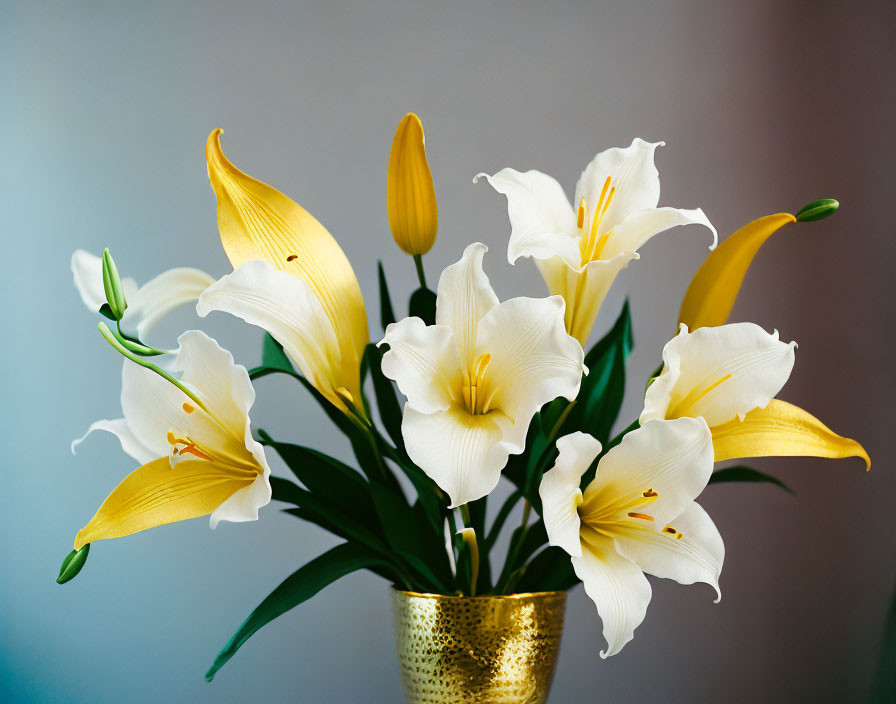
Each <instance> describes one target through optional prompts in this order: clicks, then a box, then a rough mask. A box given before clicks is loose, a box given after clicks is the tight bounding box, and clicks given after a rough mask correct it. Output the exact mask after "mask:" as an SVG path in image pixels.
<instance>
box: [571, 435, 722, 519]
mask: <svg viewBox="0 0 896 704" xmlns="http://www.w3.org/2000/svg"><path fill="white" fill-rule="evenodd" d="M712 466H713V450H712V435H711V434H710V432H709V428H707V427H706V423H705V422H704V421H703V419H701V418H679V419H678V420H671V421H664V420H651V421H648V422H647V423H645V424H644V425H643V426H642V427H641V428H639V429H638V430H634V431H632V432H630V433H628V434H627V435H626V436H625V437H624V438H623V439H622V442H621V443H620V444H619V445H617V446H616V447H614V448H613V449H612V450H610V451H609V452H607V454H606V455H604V456H603V457H602V458H601V460H600V463H599V464H598V465H597V474H596V476H595V478H594V481H593V482H591V484H589V485H588V487H587V488H586V489H585V500H584V502H583V504H582V508H581V510H580V515H581V516H582V520H583V521H584V522H585V523H588V522H589V515H598V514H599V515H603V516H605V515H606V512H607V507H613V506H625V504H626V503H630V502H631V501H632V500H633V499H637V498H639V497H642V496H643V495H644V492H647V491H650V490H652V491H653V492H655V493H656V494H657V496H656V498H655V499H654V500H653V501H652V502H651V503H649V504H646V505H645V506H644V508H638V509H637V510H638V511H639V512H643V513H646V514H649V515H650V516H652V517H654V519H655V525H659V526H660V527H663V526H665V525H666V524H668V523H669V522H671V521H672V519H674V518H675V517H676V516H679V515H681V513H682V512H683V511H684V510H685V509H686V508H687V507H688V506H689V505H690V503H691V502H692V501H693V500H694V499H695V498H696V497H697V496H698V495H699V494H700V492H701V491H703V489H704V488H705V487H706V484H707V482H708V481H709V477H710V475H711V474H712ZM610 518H613V517H612V516H610Z"/></svg>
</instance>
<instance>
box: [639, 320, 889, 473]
mask: <svg viewBox="0 0 896 704" xmlns="http://www.w3.org/2000/svg"><path fill="white" fill-rule="evenodd" d="M795 347H796V343H795V342H791V343H790V344H786V343H784V342H781V341H780V340H779V339H778V334H777V332H776V333H775V334H774V335H770V334H768V333H767V332H765V331H764V330H763V329H762V328H760V327H759V326H758V325H754V324H753V323H733V324H728V325H721V326H718V327H702V328H700V329H699V330H696V331H694V332H689V331H688V327H687V325H685V324H682V325H681V331H680V332H679V333H678V335H676V336H675V337H674V338H672V340H670V341H669V342H668V343H667V344H666V346H665V348H664V349H663V372H662V374H660V376H659V377H657V378H656V380H655V381H654V382H653V383H652V384H651V385H650V387H649V388H648V389H647V393H646V395H645V397H644V411H643V412H642V413H641V423H642V424H644V423H646V422H647V421H649V420H653V419H665V420H671V419H674V418H683V417H694V418H703V419H704V420H706V423H707V424H708V425H709V428H710V431H711V432H712V437H713V447H714V450H715V457H716V461H717V462H721V461H722V460H729V459H736V458H743V457H767V456H798V455H800V456H810V457H830V458H844V457H861V458H862V459H863V460H864V461H865V465H866V469H867V468H870V467H871V460H870V459H869V457H868V453H867V452H865V449H864V448H863V447H862V446H861V445H860V444H859V443H858V442H856V441H855V440H850V439H849V438H844V437H841V436H839V435H837V434H836V433H834V432H833V431H831V430H830V429H829V428H827V427H826V426H825V425H824V424H823V423H822V422H821V421H819V420H818V419H817V418H815V417H813V416H812V415H811V414H809V413H807V412H806V411H804V410H802V409H800V408H797V407H796V406H793V405H791V404H789V403H785V402H783V401H778V400H776V399H775V396H776V395H777V394H778V392H779V391H780V390H781V388H782V387H783V386H784V384H785V383H786V382H787V379H788V378H789V377H790V372H791V370H792V369H793V363H794V349H795Z"/></svg>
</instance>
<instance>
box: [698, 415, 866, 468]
mask: <svg viewBox="0 0 896 704" xmlns="http://www.w3.org/2000/svg"><path fill="white" fill-rule="evenodd" d="M712 442H713V447H714V448H715V458H716V462H722V461H724V460H733V459H738V458H742V457H797V456H802V457H828V458H831V459H842V458H844V457H861V458H862V459H863V460H864V461H865V469H866V470H868V469H871V459H870V458H869V457H868V453H867V452H866V451H865V448H864V447H862V446H861V445H860V444H859V443H858V442H856V441H855V440H850V439H849V438H844V437H841V436H840V435H837V433H835V432H834V431H833V430H831V429H830V428H828V427H827V426H826V425H825V424H824V423H822V422H821V421H820V420H818V418H816V417H815V416H813V415H812V414H810V413H807V412H806V411H804V410H803V409H802V408H798V407H797V406H794V405H792V404H790V403H786V402H784V401H779V400H778V399H772V400H771V401H770V402H769V404H768V405H767V406H766V407H765V408H757V409H755V410H753V411H750V412H749V413H747V415H746V416H745V417H744V419H743V420H742V421H741V420H740V419H738V418H735V419H734V420H732V421H730V422H728V423H725V424H723V425H719V426H716V427H714V428H713V429H712Z"/></svg>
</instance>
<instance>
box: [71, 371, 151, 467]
mask: <svg viewBox="0 0 896 704" xmlns="http://www.w3.org/2000/svg"><path fill="white" fill-rule="evenodd" d="M125 364H127V362H125ZM94 430H105V431H106V432H107V433H112V434H113V435H114V436H115V437H117V438H118V441H119V442H120V443H121V449H122V450H124V451H125V452H126V453H127V454H129V455H130V456H131V457H133V458H134V459H135V460H137V461H138V462H139V463H140V464H146V463H147V462H150V461H152V460H154V459H155V458H157V457H158V456H159V455H165V454H167V453H168V447H167V446H166V445H165V444H164V443H163V442H161V440H162V439H161V438H160V442H159V443H156V445H155V449H153V448H150V447H147V446H146V445H144V444H143V443H142V442H140V439H139V438H138V437H137V436H136V435H134V432H133V431H132V430H131V427H130V426H129V425H128V422H127V420H126V419H124V418H116V419H115V420H97V421H94V422H93V423H91V424H90V427H89V428H88V429H87V432H86V433H84V435H82V436H81V437H80V438H78V439H77V440H72V454H75V449H76V448H77V447H78V445H80V444H81V443H82V442H84V441H85V440H86V439H87V436H88V435H90V434H91V433H92V432H93V431H94Z"/></svg>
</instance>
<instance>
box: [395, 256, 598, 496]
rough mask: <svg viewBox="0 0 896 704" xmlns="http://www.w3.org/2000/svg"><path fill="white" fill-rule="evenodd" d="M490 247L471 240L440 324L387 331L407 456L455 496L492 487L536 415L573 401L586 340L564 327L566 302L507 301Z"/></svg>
mask: <svg viewBox="0 0 896 704" xmlns="http://www.w3.org/2000/svg"><path fill="white" fill-rule="evenodd" d="M485 252H486V247H485V245H483V244H480V243H474V244H471V245H470V246H469V247H467V248H466V250H464V254H463V257H462V258H461V260H460V261H459V262H458V263H456V264H453V265H451V266H449V267H447V268H446V269H445V270H444V271H443V272H442V277H441V279H440V280H439V286H438V297H437V303H436V324H435V325H430V326H427V325H425V324H424V323H423V321H422V320H420V319H419V318H405V319H404V320H401V321H399V322H397V323H392V324H391V325H389V327H388V328H386V335H385V337H384V338H383V340H382V342H381V343H380V344H388V345H389V351H388V352H387V353H386V354H385V355H384V356H383V362H382V369H383V373H384V374H385V375H386V376H387V377H389V378H390V379H393V380H395V381H396V382H397V383H398V387H399V389H400V390H401V392H402V393H403V394H404V395H405V396H406V397H407V404H406V405H405V408H404V416H403V420H402V435H403V437H404V440H405V444H406V447H407V451H408V455H409V456H410V458H411V459H412V460H413V461H414V462H415V463H416V464H417V465H418V466H419V467H420V468H421V469H422V470H423V471H424V472H426V473H427V474H428V475H429V476H430V477H431V478H432V479H433V480H434V481H435V482H436V483H437V484H438V485H439V486H440V487H441V488H442V489H444V490H445V492H447V494H448V495H449V496H450V498H451V504H452V506H460V505H462V504H465V503H468V502H470V501H474V500H475V499H478V498H481V497H482V496H485V495H486V494H488V493H489V492H490V491H491V490H492V489H494V488H495V486H496V485H497V483H498V480H499V478H500V475H501V470H502V469H503V468H504V465H505V464H506V463H507V458H508V456H509V455H511V454H519V453H520V452H522V451H523V449H524V448H525V443H526V432H527V430H528V428H529V423H530V421H531V420H532V416H533V415H534V414H535V412H536V411H537V410H538V409H539V408H540V407H541V406H542V405H543V404H544V403H547V402H548V401H550V400H551V399H554V398H557V397H558V396H563V397H565V398H567V399H570V400H572V399H574V398H575V396H576V394H577V393H578V390H579V384H580V382H581V378H582V371H583V358H584V354H583V352H582V347H581V346H580V345H579V343H578V342H576V341H575V340H574V339H573V338H572V337H570V336H569V335H568V334H567V333H566V331H565V329H564V326H563V308H564V305H563V300H562V299H561V298H560V297H556V296H555V297H551V298H544V299H535V298H513V299H510V300H507V301H504V302H503V303H499V302H498V297H497V296H496V295H495V292H494V290H492V287H491V284H490V283H489V280H488V278H487V277H486V275H485V273H484V272H483V271H482V256H483V254H484V253H485Z"/></svg>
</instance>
